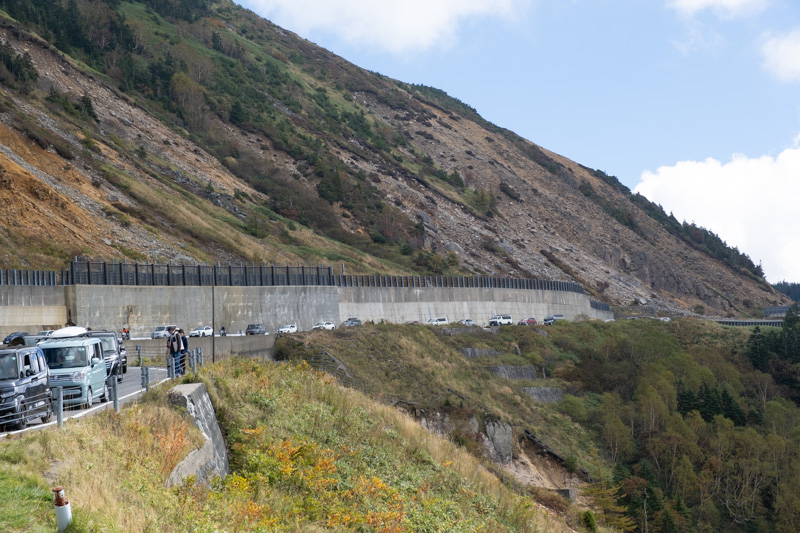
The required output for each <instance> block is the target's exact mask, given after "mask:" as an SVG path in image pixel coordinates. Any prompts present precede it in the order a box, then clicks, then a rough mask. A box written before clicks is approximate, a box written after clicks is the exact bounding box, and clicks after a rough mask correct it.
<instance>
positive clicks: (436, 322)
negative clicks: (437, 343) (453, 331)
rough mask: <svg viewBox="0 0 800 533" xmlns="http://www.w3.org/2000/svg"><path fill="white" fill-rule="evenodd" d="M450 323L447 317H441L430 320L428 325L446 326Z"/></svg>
mask: <svg viewBox="0 0 800 533" xmlns="http://www.w3.org/2000/svg"><path fill="white" fill-rule="evenodd" d="M448 322H449V320H447V317H446V316H440V317H436V318H431V319H430V320H428V325H429V326H444V325H445V324H447V323H448Z"/></svg>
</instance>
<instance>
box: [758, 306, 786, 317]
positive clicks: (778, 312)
mask: <svg viewBox="0 0 800 533" xmlns="http://www.w3.org/2000/svg"><path fill="white" fill-rule="evenodd" d="M789 307H791V306H790V305H779V306H778V307H765V308H764V317H765V318H770V317H774V316H786V311H788V310H789Z"/></svg>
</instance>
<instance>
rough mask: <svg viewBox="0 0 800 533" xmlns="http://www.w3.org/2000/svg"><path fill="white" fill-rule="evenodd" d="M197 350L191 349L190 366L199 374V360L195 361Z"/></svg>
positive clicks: (193, 371) (194, 372) (193, 372)
mask: <svg viewBox="0 0 800 533" xmlns="http://www.w3.org/2000/svg"><path fill="white" fill-rule="evenodd" d="M194 354H195V350H189V366H190V367H191V368H192V374H197V361H195V357H194Z"/></svg>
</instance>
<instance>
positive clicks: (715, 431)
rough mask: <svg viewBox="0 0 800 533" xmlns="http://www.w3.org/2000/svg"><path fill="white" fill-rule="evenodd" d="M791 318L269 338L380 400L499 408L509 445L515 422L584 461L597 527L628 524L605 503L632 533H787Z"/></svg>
mask: <svg viewBox="0 0 800 533" xmlns="http://www.w3.org/2000/svg"><path fill="white" fill-rule="evenodd" d="M792 316H793V317H795V319H794V320H792V321H790V322H789V323H788V324H787V326H786V327H785V328H783V329H782V330H771V331H767V332H766V333H764V332H761V331H760V330H758V329H756V330H755V332H753V333H752V334H751V332H750V331H749V330H747V329H743V328H730V327H723V326H720V325H718V324H716V323H713V322H705V321H699V320H690V319H682V320H673V321H672V322H670V323H664V322H661V321H657V320H649V319H639V320H635V321H621V322H617V323H602V322H588V321H587V322H575V323H567V322H559V323H556V325H554V326H551V327H548V328H527V327H503V328H500V331H499V333H496V334H494V333H489V332H486V331H481V330H477V331H475V332H474V333H468V334H464V335H453V336H452V337H450V336H446V335H435V334H434V332H433V330H432V329H431V328H427V327H424V326H404V327H399V328H398V327H389V326H381V325H378V326H365V327H363V328H359V329H357V330H356V329H347V330H340V331H334V332H325V333H316V332H313V333H309V334H304V335H301V336H293V337H292V338H291V339H289V338H283V339H280V340H279V341H278V343H277V344H276V346H277V347H278V349H279V354H280V356H282V357H286V358H289V359H306V360H308V361H309V362H310V363H311V364H312V365H319V366H321V367H325V368H328V369H329V370H330V371H334V372H336V374H337V375H338V376H340V379H341V380H342V381H343V382H345V383H349V384H350V385H352V386H354V387H356V388H359V389H361V390H364V391H366V392H367V393H368V394H370V395H372V396H374V397H376V398H378V399H380V400H381V401H382V402H384V403H389V404H393V405H400V406H404V407H407V408H410V409H411V411H412V412H413V411H414V410H417V409H421V410H423V411H424V412H426V413H428V415H427V416H430V413H434V412H438V413H443V414H445V415H447V416H449V417H451V418H452V419H459V418H470V417H474V418H477V419H478V420H484V419H486V418H487V417H497V418H499V419H502V420H504V421H506V422H508V423H509V424H511V425H512V426H513V427H514V429H515V431H516V436H517V437H518V443H519V444H523V443H524V439H522V438H520V435H521V433H522V431H523V430H524V429H529V430H531V431H533V432H534V433H535V434H536V435H537V437H538V438H539V439H540V440H542V441H543V442H544V443H545V444H546V445H547V446H548V447H550V448H551V449H553V450H555V451H556V452H557V453H559V454H560V455H561V456H562V457H564V458H565V459H566V461H565V463H564V467H565V468H567V469H573V470H574V469H577V468H580V467H583V468H586V470H587V471H588V472H589V473H590V474H591V475H592V477H593V478H594V479H595V480H599V481H600V484H599V485H596V486H594V487H593V488H586V489H585V492H586V494H589V495H591V498H592V499H593V501H594V505H595V507H594V509H595V513H596V514H597V517H598V521H599V522H601V523H602V522H603V521H605V522H607V523H609V524H612V523H613V524H616V525H617V526H618V527H621V528H626V527H628V526H625V525H624V524H625V522H624V520H622V518H623V517H622V516H620V515H619V514H618V513H619V508H618V507H615V506H622V508H623V509H624V511H625V512H624V515H625V516H626V517H627V519H628V520H631V521H632V524H635V527H637V528H638V530H641V531H644V530H647V531H670V532H673V531H733V532H739V531H741V532H750V531H764V532H771V531H785V532H789V531H796V530H797V526H796V524H797V522H796V520H797V517H798V515H797V512H796V509H797V508H796V503H797V502H799V501H800V487H798V485H797V483H796V476H795V472H797V471H800V454H798V452H800V436H799V435H798V433H797V431H796V427H797V426H796V424H797V422H798V421H800V409H798V407H797V403H796V402H797V398H798V391H800V386H799V385H798V383H800V380H798V378H797V369H796V365H797V361H800V342H798V341H797V339H798V338H800V320H798V319H796V316H797V313H795V314H794V315H792ZM465 347H470V348H479V349H490V350H495V352H496V353H499V354H501V355H499V356H495V357H484V358H475V359H469V358H466V357H465V356H464V355H462V354H461V353H460V352H458V351H457V350H458V349H459V348H465ZM484 353H486V352H484ZM517 353H518V355H517ZM330 356H334V357H335V358H336V360H335V362H334V364H332V363H331V358H330ZM498 364H509V365H531V364H532V365H534V366H535V367H536V368H537V369H538V368H541V367H542V366H543V367H544V368H545V370H546V372H547V375H548V376H549V377H548V379H547V380H544V381H542V380H536V381H534V382H524V381H523V382H519V381H509V380H506V379H504V378H500V377H498V376H495V375H494V374H491V373H489V372H488V371H487V370H486V369H485V367H486V366H489V365H498ZM531 385H536V386H549V387H556V388H560V389H562V391H563V392H564V398H563V400H561V401H560V402H557V403H550V404H541V403H537V402H534V401H533V400H532V399H531V398H529V397H527V396H526V395H525V394H524V393H523V392H522V387H524V386H531ZM456 428H458V425H457V424H456ZM450 438H451V439H452V440H454V441H455V442H457V443H459V444H460V445H461V446H463V447H464V448H465V449H467V450H470V451H472V452H473V453H475V454H476V455H478V456H482V455H483V454H484V449H483V447H482V446H480V442H481V440H482V439H481V438H480V436H478V435H476V434H474V433H472V434H470V433H468V432H459V431H458V429H456V430H455V431H453V432H451V434H450ZM522 451H523V450H521V449H520V448H516V449H515V454H517V453H521V452H522ZM500 471H501V472H502V470H500Z"/></svg>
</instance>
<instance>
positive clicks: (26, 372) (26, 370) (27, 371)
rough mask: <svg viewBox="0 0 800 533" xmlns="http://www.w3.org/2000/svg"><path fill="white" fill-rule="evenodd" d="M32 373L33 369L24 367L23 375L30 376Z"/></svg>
mask: <svg viewBox="0 0 800 533" xmlns="http://www.w3.org/2000/svg"><path fill="white" fill-rule="evenodd" d="M32 375H33V370H31V369H30V368H26V369H25V377H30V376H32Z"/></svg>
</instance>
